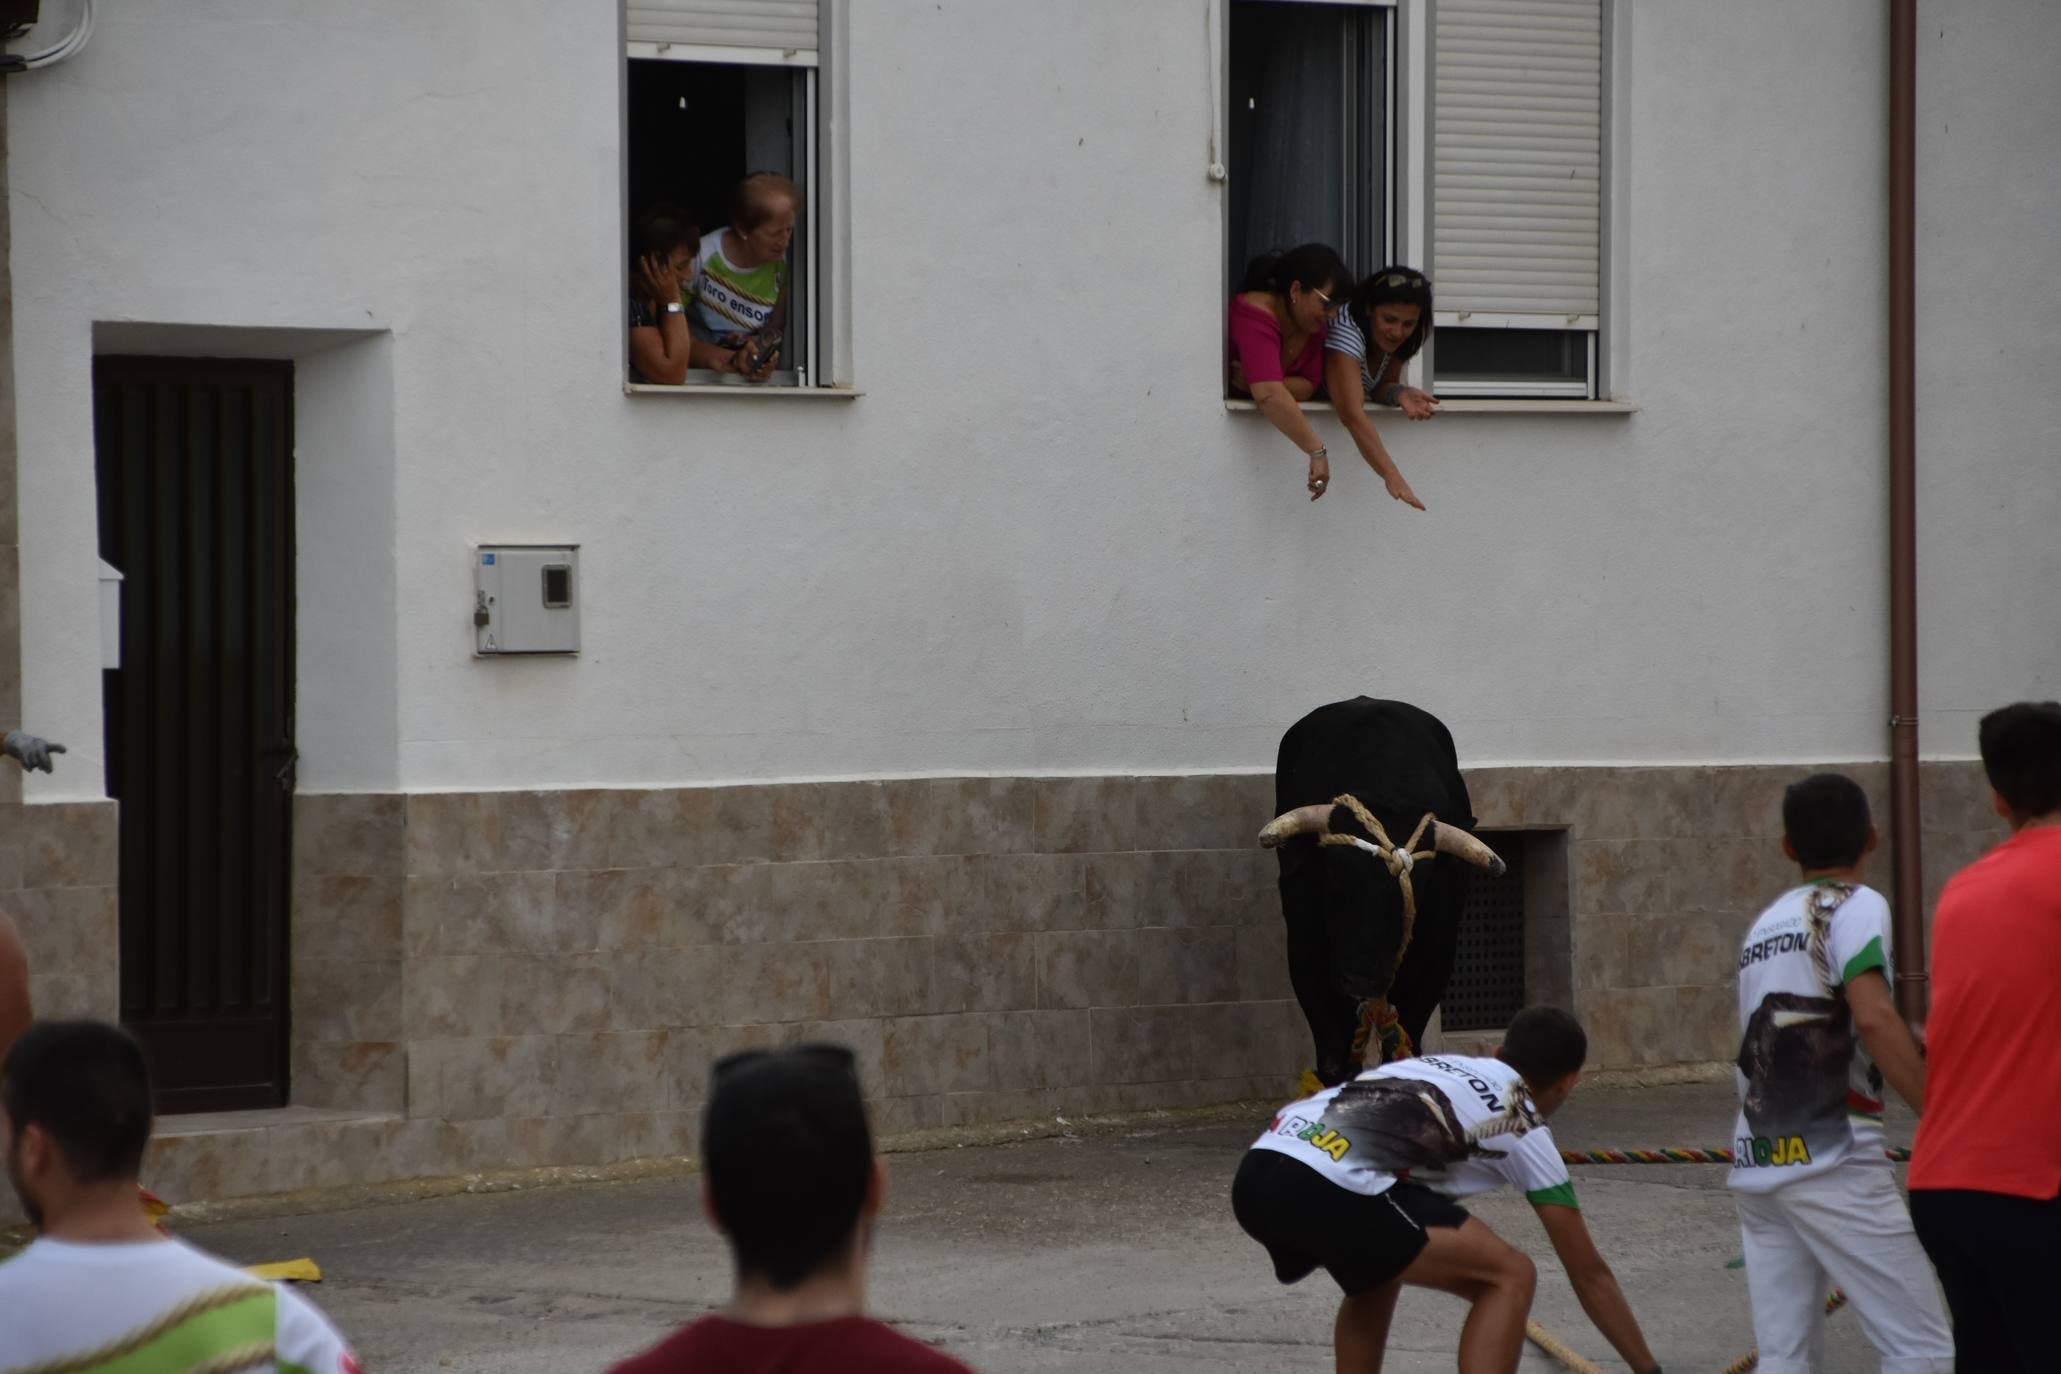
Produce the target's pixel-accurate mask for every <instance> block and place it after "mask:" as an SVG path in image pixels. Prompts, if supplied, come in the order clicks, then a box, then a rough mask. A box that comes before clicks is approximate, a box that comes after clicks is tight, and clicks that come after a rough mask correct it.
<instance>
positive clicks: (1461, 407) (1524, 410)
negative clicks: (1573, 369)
mask: <svg viewBox="0 0 2061 1374" xmlns="http://www.w3.org/2000/svg"><path fill="white" fill-rule="evenodd" d="M1302 408H1303V409H1304V410H1316V411H1325V412H1329V411H1330V410H1331V409H1332V405H1331V402H1329V401H1304V402H1303V403H1302ZM1224 409H1225V410H1227V411H1231V412H1233V413H1236V412H1239V411H1257V410H1258V409H1259V407H1258V406H1256V405H1254V404H1253V403H1252V402H1250V401H1246V400H1241V399H1239V398H1238V397H1236V396H1227V397H1225V398H1224ZM1638 410H1639V403H1638V402H1637V401H1551V400H1543V399H1541V400H1515V399H1511V400H1490V399H1488V398H1487V397H1481V396H1470V397H1465V398H1462V397H1457V396H1456V397H1453V398H1452V399H1450V400H1445V401H1440V402H1439V403H1438V413H1439V414H1440V415H1635V414H1637V413H1638ZM1367 413H1368V414H1369V415H1376V416H1379V415H1389V416H1394V417H1395V418H1396V419H1398V420H1400V419H1402V418H1403V413H1402V412H1401V411H1400V410H1397V409H1396V408H1395V407H1394V406H1368V407H1367Z"/></svg>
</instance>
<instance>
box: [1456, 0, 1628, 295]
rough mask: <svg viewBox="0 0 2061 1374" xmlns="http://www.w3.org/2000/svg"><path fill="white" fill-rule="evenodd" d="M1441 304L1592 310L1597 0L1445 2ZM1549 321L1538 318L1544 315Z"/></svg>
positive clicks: (1597, 216)
mask: <svg viewBox="0 0 2061 1374" xmlns="http://www.w3.org/2000/svg"><path fill="white" fill-rule="evenodd" d="M1435 44H1436V47H1435V49H1434V52H1435V57H1434V63H1433V85H1432V99H1433V108H1432V130H1431V133H1432V140H1433V147H1434V152H1433V166H1434V171H1433V178H1434V179H1433V186H1432V217H1433V224H1432V266H1431V275H1432V280H1433V282H1434V283H1435V284H1436V290H1437V292H1438V310H1439V314H1440V316H1441V317H1442V318H1443V317H1445V316H1446V312H1448V311H1477V312H1483V313H1489V314H1496V315H1538V316H1542V317H1544V316H1552V317H1557V318H1556V319H1555V323H1556V324H1558V325H1559V326H1560V327H1562V328H1565V327H1566V326H1567V324H1568V320H1567V317H1568V316H1570V315H1574V316H1588V317H1593V316H1595V315H1596V314H1597V313H1598V300H1597V280H1598V270H1597V266H1598V260H1599V249H1600V242H1601V238H1600V236H1601V224H1602V200H1603V180H1602V161H1603V160H1602V134H1603V119H1602V113H1603V84H1602V83H1603V19H1602V7H1601V3H1600V0H1437V29H1436V37H1435ZM1540 322H1541V323H1544V322H1545V321H1544V320H1543V319H1542V320H1541V321H1540Z"/></svg>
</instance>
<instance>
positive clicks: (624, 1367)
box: [610, 1317, 973, 1374]
mask: <svg viewBox="0 0 2061 1374" xmlns="http://www.w3.org/2000/svg"><path fill="white" fill-rule="evenodd" d="M719 1370H720V1371H722V1374H973V1371H972V1370H970V1369H968V1368H967V1367H966V1366H965V1365H963V1364H960V1363H959V1362H958V1361H957V1360H955V1359H953V1358H952V1357H951V1356H949V1355H946V1354H943V1353H941V1352H939V1351H936V1350H933V1349H931V1348H930V1347H929V1346H927V1345H924V1344H922V1343H920V1342H917V1341H912V1340H910V1339H909V1338H908V1337H907V1336H904V1335H903V1334H902V1333H901V1332H899V1331H896V1330H895V1329H894V1328H893V1327H891V1326H888V1325H886V1324H885V1323H883V1322H877V1321H873V1320H871V1319H869V1318H866V1317H839V1318H837V1319H836V1320H835V1321H827V1322H808V1323H805V1324H803V1325H801V1326H749V1325H746V1324H745V1323H744V1322H738V1321H731V1320H730V1319H729V1318H728V1317H703V1318H702V1319H701V1320H700V1321H698V1322H695V1323H694V1324H692V1325H691V1326H686V1327H683V1328H681V1329H680V1330H679V1331H676V1332H674V1333H673V1334H672V1335H671V1336H668V1337H667V1338H666V1339H665V1340H663V1341H661V1342H659V1343H658V1344H657V1345H655V1346H653V1347H651V1349H649V1350H647V1351H645V1352H644V1353H643V1354H641V1355H632V1356H631V1357H630V1358H629V1359H627V1360H624V1361H623V1362H622V1363H621V1364H619V1365H617V1366H616V1367H615V1368H614V1369H613V1370H611V1371H610V1374H704V1371H710V1372H711V1374H713V1371H719Z"/></svg>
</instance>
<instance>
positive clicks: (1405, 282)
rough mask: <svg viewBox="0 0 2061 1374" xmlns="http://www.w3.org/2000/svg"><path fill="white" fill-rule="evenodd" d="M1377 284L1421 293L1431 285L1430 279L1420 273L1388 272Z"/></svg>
mask: <svg viewBox="0 0 2061 1374" xmlns="http://www.w3.org/2000/svg"><path fill="white" fill-rule="evenodd" d="M1377 284H1378V285H1381V286H1393V287H1398V288H1400V289H1402V290H1405V291H1421V290H1423V289H1424V288H1425V287H1427V286H1429V285H1431V279H1430V278H1428V277H1426V276H1425V275H1424V274H1423V273H1422V272H1390V273H1389V274H1388V275H1387V276H1385V277H1382V278H1380V279H1379V281H1378V283H1377Z"/></svg>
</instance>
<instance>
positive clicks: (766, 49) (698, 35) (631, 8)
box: [625, 0, 817, 64]
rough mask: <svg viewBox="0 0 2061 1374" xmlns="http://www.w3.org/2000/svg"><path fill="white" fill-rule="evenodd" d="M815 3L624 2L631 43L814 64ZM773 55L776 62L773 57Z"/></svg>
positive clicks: (777, 0)
mask: <svg viewBox="0 0 2061 1374" xmlns="http://www.w3.org/2000/svg"><path fill="white" fill-rule="evenodd" d="M816 5H817V0H630V3H629V5H628V7H627V13H626V15H625V18H626V20H627V27H628V33H627V36H628V38H629V41H630V42H631V43H651V44H656V45H660V46H666V47H689V48H707V49H712V50H722V51H724V52H726V53H729V54H731V55H732V56H733V60H749V58H748V57H746V55H747V54H753V55H758V56H759V59H760V60H768V59H772V60H787V61H798V62H805V63H809V64H813V63H814V61H815V58H816V42H817V40H816V33H817V14H816ZM776 55H777V56H776Z"/></svg>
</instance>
